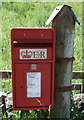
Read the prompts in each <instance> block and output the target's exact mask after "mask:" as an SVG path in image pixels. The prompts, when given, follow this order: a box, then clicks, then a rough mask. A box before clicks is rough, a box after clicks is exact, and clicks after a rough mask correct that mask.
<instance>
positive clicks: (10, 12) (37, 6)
mask: <svg viewBox="0 0 84 120" xmlns="http://www.w3.org/2000/svg"><path fill="white" fill-rule="evenodd" d="M62 4H64V3H62V2H59V3H58V2H57V3H56V2H2V7H1V10H0V11H1V13H2V14H1V15H2V21H1V26H2V30H1V32H2V33H1V35H2V46H1V47H2V62H0V69H1V70H2V69H3V70H7V69H11V59H10V58H11V53H10V49H11V45H10V31H11V29H12V28H15V27H51V24H50V25H48V26H45V22H46V20H47V19H48V17H49V16H50V14H51V13H52V11H53V10H54V8H55V7H56V6H58V5H62ZM65 4H68V5H71V6H72V9H73V11H74V12H75V14H76V16H77V17H78V19H79V21H80V22H81V26H80V27H79V26H78V25H77V24H76V31H75V32H76V35H75V44H74V56H75V58H76V61H75V62H74V66H73V69H74V70H81V69H82V68H81V67H82V65H81V61H82V57H81V56H82V55H81V54H82V52H81V51H82V50H81V48H82V34H81V33H82V3H80V2H79V3H78V2H77V3H74V2H73V3H70V2H69V3H65Z"/></svg>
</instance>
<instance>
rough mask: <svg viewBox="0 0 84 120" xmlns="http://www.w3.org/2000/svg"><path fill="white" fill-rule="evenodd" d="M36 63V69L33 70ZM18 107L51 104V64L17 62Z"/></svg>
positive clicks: (16, 94)
mask: <svg viewBox="0 0 84 120" xmlns="http://www.w3.org/2000/svg"><path fill="white" fill-rule="evenodd" d="M32 65H36V70H32ZM15 84H16V87H15V89H16V93H15V99H16V100H15V101H16V103H15V104H16V107H17V108H18V107H37V106H38V108H40V107H45V108H46V107H47V108H48V106H49V105H50V84H51V64H50V63H48V64H46V63H32V64H31V63H30V64H25V63H23V64H15Z"/></svg>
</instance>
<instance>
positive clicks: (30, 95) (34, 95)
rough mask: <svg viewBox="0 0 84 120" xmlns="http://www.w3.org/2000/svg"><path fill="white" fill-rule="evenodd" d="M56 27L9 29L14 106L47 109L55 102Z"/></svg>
mask: <svg viewBox="0 0 84 120" xmlns="http://www.w3.org/2000/svg"><path fill="white" fill-rule="evenodd" d="M55 38H56V37H55V30H54V29H53V28H14V29H12V30H11V53H12V88H13V89H12V90H13V109H15V110H30V109H49V107H51V108H53V104H54V103H53V102H54V68H55V67H54V66H55V46H56V45H55Z"/></svg>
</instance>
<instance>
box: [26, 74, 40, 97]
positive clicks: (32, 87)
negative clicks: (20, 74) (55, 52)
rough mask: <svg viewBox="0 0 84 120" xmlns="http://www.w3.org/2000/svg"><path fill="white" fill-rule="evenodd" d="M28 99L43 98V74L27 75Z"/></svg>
mask: <svg viewBox="0 0 84 120" xmlns="http://www.w3.org/2000/svg"><path fill="white" fill-rule="evenodd" d="M27 97H30V98H33V97H41V72H28V73H27Z"/></svg>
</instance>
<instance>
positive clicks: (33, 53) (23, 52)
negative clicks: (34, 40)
mask: <svg viewBox="0 0 84 120" xmlns="http://www.w3.org/2000/svg"><path fill="white" fill-rule="evenodd" d="M20 59H25V60H29V59H47V49H20Z"/></svg>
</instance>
